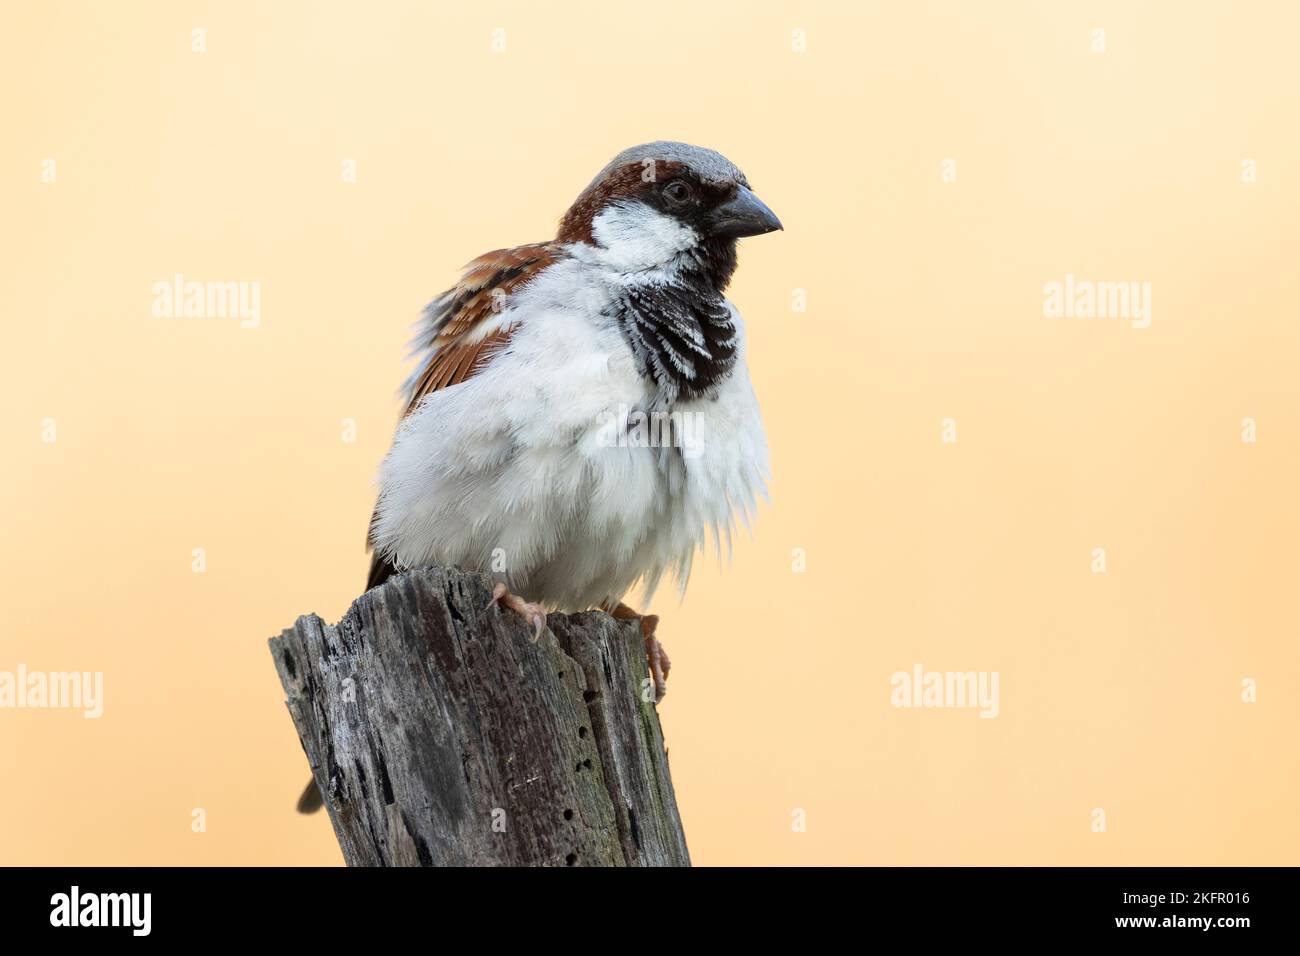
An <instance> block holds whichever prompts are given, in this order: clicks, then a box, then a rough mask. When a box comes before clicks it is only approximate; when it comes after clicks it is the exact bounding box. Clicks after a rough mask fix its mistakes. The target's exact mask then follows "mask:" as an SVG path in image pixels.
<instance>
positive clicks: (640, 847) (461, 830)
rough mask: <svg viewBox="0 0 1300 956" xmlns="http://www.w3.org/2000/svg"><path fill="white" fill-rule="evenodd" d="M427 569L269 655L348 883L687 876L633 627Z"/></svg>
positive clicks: (317, 622)
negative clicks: (533, 617)
mask: <svg viewBox="0 0 1300 956" xmlns="http://www.w3.org/2000/svg"><path fill="white" fill-rule="evenodd" d="M490 597H491V584H490V581H489V580H488V579H487V578H485V577H484V576H482V575H479V574H471V573H465V572H461V571H456V570H451V569H444V568H428V569H424V570H420V571H413V572H410V573H407V574H403V575H399V576H397V577H394V578H392V579H390V580H389V581H388V582H386V583H385V584H383V585H382V586H380V587H377V588H375V589H374V590H372V591H369V592H368V593H366V594H365V595H363V596H362V597H360V598H358V599H357V601H356V602H355V603H353V605H352V607H351V608H350V609H349V610H348V612H347V614H345V615H344V617H343V619H342V620H341V621H340V622H339V623H338V624H337V625H335V626H330V625H327V624H325V623H324V622H323V621H322V620H321V619H320V618H319V617H317V616H316V615H314V614H312V615H307V616H304V617H300V618H299V619H298V620H297V622H296V623H295V624H294V626H293V627H292V628H289V629H288V630H286V631H284V633H283V634H281V636H279V637H275V638H272V639H271V641H270V644H271V652H272V654H273V656H274V657H275V666H276V669H277V670H278V671H279V674H280V681H281V683H282V684H283V685H284V690H285V694H286V695H287V696H288V707H289V713H290V714H291V715H292V717H293V722H294V726H296V727H297V729H298V736H299V738H300V739H301V740H302V745H303V749H304V750H306V752H307V759H308V761H309V763H310V764H311V768H312V773H313V774H314V776H315V779H316V783H317V785H318V786H319V787H320V788H321V792H322V794H323V795H324V799H325V807H326V809H327V810H328V812H329V815H330V819H331V820H332V822H333V824H334V832H335V835H336V836H337V837H338V841H339V845H340V846H341V847H342V849H343V857H344V859H345V860H346V861H347V863H348V864H349V865H350V866H456V865H507V866H511V865H516V866H536V865H544V866H687V865H689V864H690V857H689V856H688V854H687V850H686V840H685V837H684V836H683V834H682V825H681V819H680V817H679V816H678V813H677V801H676V798H675V796H674V794H673V786H672V780H671V779H670V778H669V775H668V758H667V753H666V752H665V750H664V742H663V733H662V730H661V729H660V726H659V717H658V714H657V713H656V711H655V706H654V704H653V703H652V701H653V694H652V693H645V692H643V688H645V687H646V686H647V685H646V684H645V683H644V682H645V681H646V679H647V677H648V674H647V669H646V663H645V654H644V648H643V645H642V641H641V632H640V628H639V627H638V625H637V624H636V623H635V622H631V621H626V622H618V621H615V620H614V619H613V618H611V617H610V616H609V615H607V614H604V613H601V612H595V611H589V612H584V613H581V614H572V615H565V614H551V615H550V616H549V617H548V618H547V624H548V626H549V629H550V631H551V633H550V634H543V635H542V637H541V639H540V640H538V641H537V642H535V643H534V642H533V641H532V640H531V639H530V638H531V635H532V631H531V628H529V627H528V626H527V625H526V624H525V623H524V621H523V620H522V619H521V618H520V617H519V616H517V615H515V614H513V613H512V612H510V611H507V610H504V609H500V608H497V607H496V606H494V605H493V606H489V599H490Z"/></svg>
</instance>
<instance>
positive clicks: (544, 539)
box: [373, 310, 767, 610]
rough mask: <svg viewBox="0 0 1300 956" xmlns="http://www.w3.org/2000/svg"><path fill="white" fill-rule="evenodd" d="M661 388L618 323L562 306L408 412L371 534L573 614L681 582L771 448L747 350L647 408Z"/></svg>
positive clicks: (408, 553) (749, 503)
mask: <svg viewBox="0 0 1300 956" xmlns="http://www.w3.org/2000/svg"><path fill="white" fill-rule="evenodd" d="M650 398H651V392H650V391H649V390H648V388H647V386H646V384H645V383H644V381H643V380H642V378H641V377H640V376H639V375H638V374H637V371H636V369H635V367H634V365H633V362H632V357H631V354H630V352H629V350H628V348H627V346H626V344H625V343H624V341H623V339H622V338H621V336H620V335H619V334H618V332H617V330H615V329H613V328H600V327H597V326H594V325H593V324H592V323H591V321H590V320H589V319H587V318H585V317H584V316H582V315H579V314H575V313H572V312H567V311H561V310H552V311H549V312H548V313H546V314H543V315H539V316H537V317H535V318H533V319H532V320H530V321H529V322H528V324H527V326H525V327H524V328H522V329H521V330H520V331H519V332H518V333H517V334H516V335H515V336H514V338H513V340H512V342H511V344H510V347H509V349H508V351H506V352H504V353H502V354H501V355H500V356H498V357H497V358H495V359H494V360H493V361H492V363H491V365H490V367H489V368H487V369H485V370H484V371H483V372H482V373H480V374H478V375H476V376H474V377H473V378H471V379H469V380H468V381H465V382H463V383H462V384H459V385H456V386H453V387H451V388H448V389H444V390H440V391H437V392H434V393H432V394H431V395H429V396H428V398H427V399H426V400H425V401H424V403H423V404H422V405H421V406H420V407H419V408H418V409H416V410H415V411H414V412H412V413H411V414H410V415H409V416H407V418H406V420H405V421H404V422H403V424H402V426H401V428H400V429H399V431H398V434H397V437H396V439H395V441H394V444H393V448H392V450H391V451H390V453H389V455H388V457H387V458H386V460H385V462H384V465H383V468H382V471H381V476H380V484H381V488H380V497H379V505H378V508H377V517H376V523H375V527H374V530H373V540H374V543H375V546H376V547H377V548H379V549H380V551H381V553H383V554H385V555H386V556H387V557H388V558H389V559H390V560H392V561H393V563H394V564H396V565H397V566H398V567H401V568H408V567H420V566H423V565H428V564H452V565H457V566H460V567H464V568H471V569H475V570H479V571H482V572H485V573H487V574H490V575H492V576H493V577H494V578H495V579H497V580H499V581H503V582H505V584H506V585H507V586H508V587H509V588H510V590H511V591H512V592H514V593H516V594H519V595H521V596H523V597H525V598H526V599H528V600H531V601H537V602H539V603H543V604H546V605H548V606H550V607H553V608H557V609H562V610H576V609H581V608H587V607H593V606H596V605H598V604H600V603H602V602H605V601H617V600H619V599H620V598H622V597H623V596H624V595H625V594H626V593H627V592H628V591H629V590H630V589H631V588H632V587H633V586H634V585H635V584H636V582H637V581H638V580H639V579H643V581H644V585H645V588H646V590H647V592H653V590H654V589H655V587H656V586H657V585H658V583H659V581H660V579H661V577H662V576H663V575H664V574H665V573H668V574H671V575H672V576H673V577H675V578H676V579H677V582H678V584H679V586H681V587H684V586H685V583H686V578H687V576H688V575H689V573H690V567H691V561H692V558H693V555H694V552H695V550H696V548H697V546H699V545H701V544H702V543H704V541H705V539H706V538H707V537H709V536H712V537H714V539H715V541H716V542H717V544H718V546H719V549H720V550H721V547H722V545H723V542H724V541H725V542H726V543H727V544H729V542H730V536H731V530H732V526H733V521H734V516H733V508H734V509H738V510H739V513H740V517H741V519H742V520H745V521H746V522H747V520H748V517H749V513H750V511H751V509H752V507H753V505H754V503H755V498H756V496H758V495H760V494H764V493H765V492H764V483H765V479H766V471H767V449H766V442H765V440H764V436H763V430H762V423H761V420H760V418H759V413H758V406H757V402H756V400H755V397H754V393H753V389H752V387H751V385H750V382H749V378H748V374H747V372H746V371H745V368H744V364H743V362H742V363H740V364H739V366H738V368H737V370H736V372H735V373H734V374H733V375H732V377H731V378H730V379H729V380H728V381H727V382H726V383H724V385H723V386H722V388H721V390H720V391H719V393H718V396H717V398H716V399H707V400H698V401H694V402H687V403H679V405H678V406H677V407H676V408H674V409H673V415H672V417H671V418H668V419H664V418H656V419H649V420H645V419H641V418H638V416H637V415H636V413H635V410H636V409H638V408H640V409H644V408H645V406H646V405H647V404H648V402H649V400H650Z"/></svg>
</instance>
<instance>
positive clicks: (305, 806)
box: [298, 777, 325, 813]
mask: <svg viewBox="0 0 1300 956" xmlns="http://www.w3.org/2000/svg"><path fill="white" fill-rule="evenodd" d="M323 806H325V801H324V800H323V799H322V798H321V795H320V787H318V786H316V778H315V777H313V778H312V779H310V780H308V781H307V786H306V787H304V788H303V791H302V796H301V797H299V798H298V812H299V813H315V812H316V811H317V810H319V809H320V808H321V807H323Z"/></svg>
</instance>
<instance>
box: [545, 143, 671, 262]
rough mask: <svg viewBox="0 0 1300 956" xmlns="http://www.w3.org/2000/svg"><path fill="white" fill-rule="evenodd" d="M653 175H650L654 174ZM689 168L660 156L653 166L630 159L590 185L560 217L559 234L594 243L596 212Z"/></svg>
mask: <svg viewBox="0 0 1300 956" xmlns="http://www.w3.org/2000/svg"><path fill="white" fill-rule="evenodd" d="M651 170H653V176H654V178H653V179H647V178H646V177H647V176H650V175H652V174H651ZM685 171H686V166H685V164H683V163H669V162H664V161H662V160H656V161H655V162H654V164H653V166H646V165H645V164H643V163H628V164H627V165H626V166H620V167H618V169H615V170H613V171H612V172H610V173H609V174H608V175H607V176H605V178H604V179H602V180H601V181H600V182H598V183H593V184H592V185H590V186H588V187H587V189H586V190H585V191H584V192H583V194H582V195H581V196H579V197H578V199H577V201H576V202H574V204H573V205H572V206H570V207H569V211H568V212H566V213H565V214H564V218H562V219H561V220H560V231H559V232H557V233H556V234H555V238H556V239H557V240H558V241H560V242H586V243H591V241H592V239H591V221H592V220H593V219H595V218H596V214H597V213H599V212H600V211H601V210H602V209H604V208H605V206H607V205H608V204H609V202H610V201H611V200H613V199H620V198H623V197H627V196H636V195H639V194H640V193H643V192H646V191H647V190H649V189H651V188H652V187H653V186H654V184H655V183H656V182H663V181H665V180H668V179H672V178H673V177H674V176H679V175H681V174H682V173H684V172H685Z"/></svg>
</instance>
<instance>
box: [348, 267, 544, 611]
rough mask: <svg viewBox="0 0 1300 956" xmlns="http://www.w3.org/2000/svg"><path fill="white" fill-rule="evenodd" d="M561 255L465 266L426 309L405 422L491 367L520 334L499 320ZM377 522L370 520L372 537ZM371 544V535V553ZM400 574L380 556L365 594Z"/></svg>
mask: <svg viewBox="0 0 1300 956" xmlns="http://www.w3.org/2000/svg"><path fill="white" fill-rule="evenodd" d="M560 256H561V253H560V251H559V247H558V245H557V244H556V243H535V244H532V245H527V246H516V247H515V248H513V249H497V250H495V251H494V252H489V253H487V254H485V255H481V256H479V257H478V258H477V259H475V260H474V261H473V262H471V263H470V264H469V265H468V266H466V267H465V274H464V276H462V277H461V280H460V281H459V282H458V283H456V285H455V286H453V287H452V288H451V289H448V290H447V291H446V292H444V293H443V294H442V295H440V296H438V298H436V299H434V300H433V301H432V302H430V303H429V305H428V306H426V307H425V310H424V316H423V318H422V319H421V320H420V326H419V331H418V332H417V333H416V336H415V341H414V342H413V343H412V348H413V351H414V352H415V353H416V354H418V355H421V356H422V359H421V361H420V364H419V366H418V367H417V368H416V371H415V373H414V374H413V375H412V376H411V377H410V378H409V379H408V380H407V382H406V387H405V389H404V398H405V399H406V410H405V411H404V412H403V413H402V417H403V418H405V417H406V416H407V415H409V414H411V412H413V411H414V410H415V409H416V408H418V407H419V405H420V402H422V401H423V400H424V399H425V398H426V397H427V396H429V395H430V394H432V393H433V392H436V391H438V390H439V389H443V388H450V387H451V386H453V385H459V384H460V383H461V382H464V381H465V380H466V379H468V378H471V377H472V376H474V375H476V374H477V373H478V372H479V371H481V370H482V369H483V368H485V367H486V366H487V364H488V363H489V362H490V361H491V360H492V357H493V356H494V355H496V354H497V353H498V352H499V351H501V349H503V348H504V347H505V346H506V345H507V344H508V343H509V341H510V336H511V334H512V333H513V332H514V329H515V325H513V324H508V325H502V324H500V323H499V322H496V321H495V316H497V315H498V314H500V313H501V312H502V311H504V309H506V308H507V307H508V305H509V298H510V296H511V295H513V294H514V293H515V292H517V291H518V290H519V289H521V288H522V287H523V286H525V285H527V284H528V283H529V282H531V281H532V280H533V279H534V278H535V277H536V276H537V274H538V273H540V272H541V271H542V270H543V269H545V268H546V267H547V266H549V265H551V264H552V263H553V262H555V261H556V260H557V259H559V258H560ZM375 517H376V516H375V515H372V516H371V519H370V531H371V532H373V530H374V526H375ZM371 543H372V542H371V536H370V533H367V535H366V548H367V550H369V549H370V547H371ZM395 570H396V569H395V568H393V566H392V565H391V564H389V563H388V562H387V561H385V560H384V559H383V558H381V557H380V556H379V555H378V554H376V555H375V556H374V558H373V559H372V561H371V565H370V578H369V581H368V583H367V585H366V590H369V589H370V588H373V587H376V586H378V585H379V584H382V583H383V582H384V581H385V580H387V579H388V577H389V576H390V575H392V574H393V573H394V572H395Z"/></svg>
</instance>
